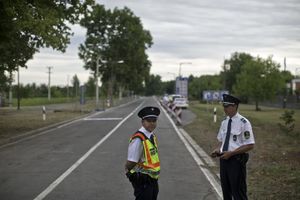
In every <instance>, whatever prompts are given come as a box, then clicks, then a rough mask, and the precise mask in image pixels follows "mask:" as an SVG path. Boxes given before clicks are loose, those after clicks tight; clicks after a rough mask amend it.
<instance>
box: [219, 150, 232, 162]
mask: <svg viewBox="0 0 300 200" xmlns="http://www.w3.org/2000/svg"><path fill="white" fill-rule="evenodd" d="M231 156H232V153H231V151H225V152H223V155H221V157H220V158H221V159H224V160H228V159H229V158H230V157H231Z"/></svg>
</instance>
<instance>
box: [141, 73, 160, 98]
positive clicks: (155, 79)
mask: <svg viewBox="0 0 300 200" xmlns="http://www.w3.org/2000/svg"><path fill="white" fill-rule="evenodd" d="M162 93H163V91H162V82H161V77H160V76H159V75H150V76H149V78H148V79H146V82H145V95H146V96H151V95H162Z"/></svg>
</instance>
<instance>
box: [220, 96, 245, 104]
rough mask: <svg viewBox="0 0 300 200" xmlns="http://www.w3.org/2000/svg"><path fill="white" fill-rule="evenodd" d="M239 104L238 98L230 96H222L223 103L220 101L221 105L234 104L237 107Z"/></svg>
mask: <svg viewBox="0 0 300 200" xmlns="http://www.w3.org/2000/svg"><path fill="white" fill-rule="evenodd" d="M240 102H241V101H240V100H239V99H238V98H236V97H234V96H232V95H229V94H223V101H222V103H223V105H234V104H236V105H238V104H239V103H240Z"/></svg>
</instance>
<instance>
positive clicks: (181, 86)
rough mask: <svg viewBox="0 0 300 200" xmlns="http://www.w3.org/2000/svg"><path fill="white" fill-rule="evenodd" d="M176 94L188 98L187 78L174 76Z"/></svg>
mask: <svg viewBox="0 0 300 200" xmlns="http://www.w3.org/2000/svg"><path fill="white" fill-rule="evenodd" d="M175 93H176V94H180V95H182V96H184V97H186V98H188V78H186V77H181V76H178V77H177V78H176V91H175Z"/></svg>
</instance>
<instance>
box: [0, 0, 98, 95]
mask: <svg viewBox="0 0 300 200" xmlns="http://www.w3.org/2000/svg"><path fill="white" fill-rule="evenodd" d="M93 4H94V1H93V0H85V1H82V0H55V1H53V0H43V1H32V0H23V1H0V89H1V88H2V87H4V86H5V85H6V84H8V83H9V82H10V81H11V80H10V77H11V75H10V74H11V73H13V72H14V71H17V70H18V68H19V67H23V68H26V67H27V66H26V63H27V61H28V60H30V59H32V57H33V55H34V54H35V53H36V52H38V51H39V49H40V48H44V47H51V48H53V49H55V50H58V51H61V52H64V51H65V50H66V47H67V45H68V44H69V43H70V37H71V36H72V34H73V33H72V32H71V28H70V25H71V24H75V23H79V21H80V20H81V18H82V16H84V15H85V14H86V12H88V11H89V8H90V7H91V5H93Z"/></svg>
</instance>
